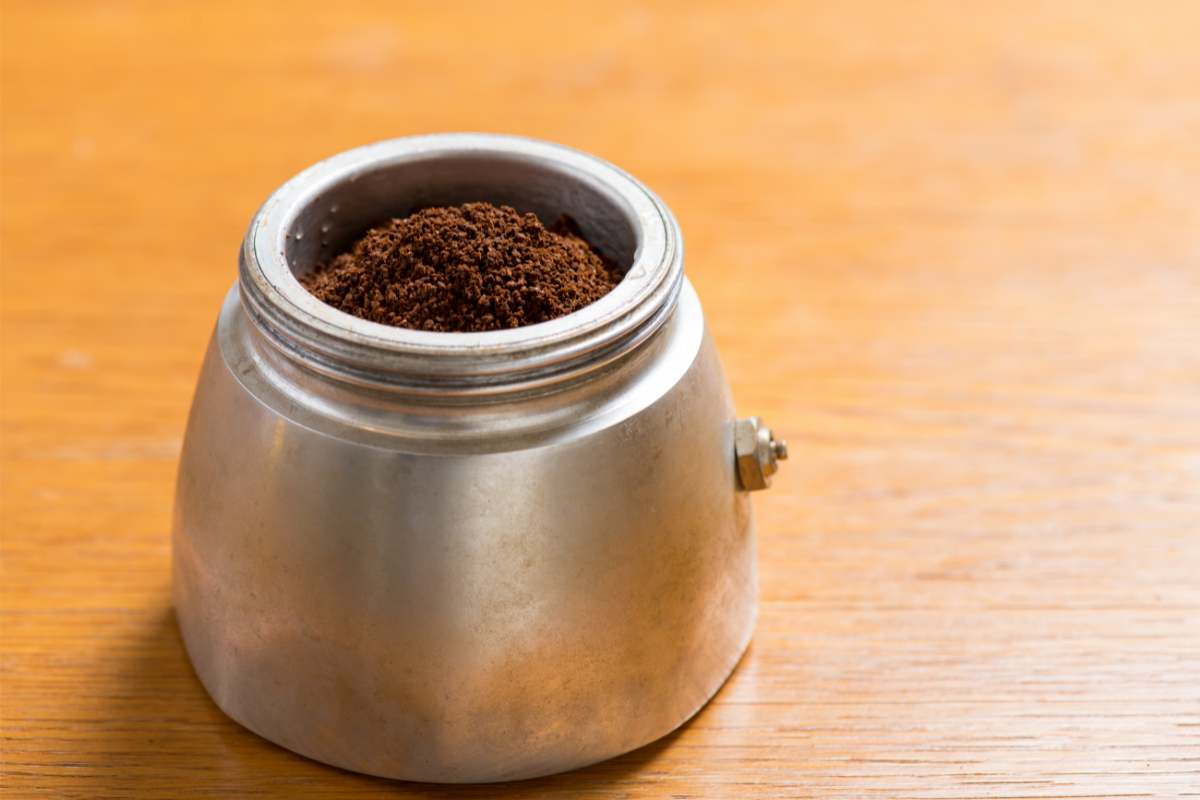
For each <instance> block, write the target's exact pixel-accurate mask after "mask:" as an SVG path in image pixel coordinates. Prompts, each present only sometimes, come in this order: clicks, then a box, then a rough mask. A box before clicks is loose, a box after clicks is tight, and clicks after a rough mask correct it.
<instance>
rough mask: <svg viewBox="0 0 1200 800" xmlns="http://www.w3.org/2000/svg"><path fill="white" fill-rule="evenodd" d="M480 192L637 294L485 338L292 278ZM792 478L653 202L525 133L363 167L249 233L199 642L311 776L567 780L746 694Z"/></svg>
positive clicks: (185, 559) (185, 479)
mask: <svg viewBox="0 0 1200 800" xmlns="http://www.w3.org/2000/svg"><path fill="white" fill-rule="evenodd" d="M475 200H486V201H490V202H493V203H497V204H507V205H511V206H513V207H515V208H516V209H518V210H519V211H522V212H525V211H532V212H534V213H536V214H537V215H538V216H540V217H541V218H542V219H543V221H547V222H549V221H551V220H554V219H556V218H557V217H558V216H559V215H560V214H563V213H565V214H568V215H569V216H571V217H572V218H573V219H574V220H575V221H576V222H577V223H578V224H579V226H580V228H581V230H582V232H583V234H584V236H585V237H586V238H587V239H588V241H589V242H591V243H592V244H593V245H594V246H595V247H596V248H597V249H598V250H600V251H601V252H602V253H604V254H605V255H606V256H608V257H609V258H612V259H613V260H614V261H616V262H617V263H618V264H619V265H621V266H622V267H623V268H625V269H626V274H625V277H624V278H623V280H622V281H621V282H620V284H619V285H618V286H617V287H616V288H615V289H614V290H613V291H612V292H610V293H609V294H608V295H606V296H605V297H603V298H602V299H600V300H599V301H597V302H596V303H593V304H592V305H589V306H587V307H585V308H583V309H582V310H580V311H577V312H575V313H573V314H570V315H568V316H565V317H561V318H559V319H555V320H552V321H549V322H544V323H541V324H538V325H531V326H527V327H523V328H516V329H512V330H503V331H495V332H488V333H430V332H424V331H416V330H406V329H401V328H394V327H389V326H385V325H380V324H376V323H373V322H368V321H366V320H362V319H358V318H356V317H353V316H350V315H347V314H345V313H342V312H340V311H338V310H335V309H334V308H332V307H330V306H328V305H325V304H324V303H322V302H321V301H319V300H317V299H316V298H315V297H313V296H312V295H310V294H309V293H308V292H307V291H306V290H305V289H304V287H303V286H301V284H300V282H299V281H298V280H297V277H296V276H297V275H303V274H305V273H306V272H307V271H308V270H310V269H312V268H313V267H314V266H315V265H317V264H319V263H322V262H324V261H326V260H327V259H328V258H330V257H331V256H332V255H334V254H336V253H339V252H342V251H343V250H345V249H346V248H347V247H348V246H349V245H350V244H351V243H352V242H353V241H354V240H355V239H356V238H357V237H358V236H360V235H361V234H362V233H363V232H364V231H365V230H366V229H367V228H368V227H370V226H372V225H374V224H377V223H379V222H381V221H383V220H385V219H387V218H389V217H394V216H404V215H406V214H408V213H411V212H412V211H414V210H416V209H418V208H422V207H427V206H434V205H449V204H458V203H462V202H467V201H475ZM784 457H786V448H785V447H784V445H783V443H782V442H780V441H776V440H774V439H773V438H772V437H771V434H770V431H769V430H768V429H767V428H766V427H764V426H763V425H762V424H761V423H760V422H759V421H758V420H756V419H755V418H750V419H746V420H740V421H739V420H737V419H735V416H734V410H733V404H732V402H731V400H730V394H729V389H728V386H727V384H726V380H725V377H724V375H723V374H722V371H721V365H720V363H719V361H718V358H717V353H716V350H715V349H714V347H713V343H712V340H711V338H710V337H709V335H708V334H707V333H706V331H705V325H704V317H703V315H702V313H701V309H700V303H699V301H698V300H697V297H696V293H695V291H694V290H693V289H692V287H691V285H690V284H689V283H688V281H687V279H686V278H685V277H684V275H683V242H682V239H681V237H680V231H679V227H678V225H677V223H676V222H675V219H674V218H673V217H672V215H671V212H670V211H669V210H668V209H667V207H666V206H665V205H663V203H662V202H661V201H660V200H659V199H658V198H657V197H655V196H654V195H653V194H652V193H651V192H650V191H649V190H648V189H647V188H646V187H645V186H643V185H642V184H641V183H639V182H638V181H636V180H635V179H633V178H632V177H630V176H629V175H627V174H626V173H624V172H622V171H621V170H619V169H617V168H615V167H613V166H612V165H610V164H608V163H605V162H603V161H601V160H599V159H596V158H593V157H591V156H589V155H586V154H583V153H580V152H577V151H575V150H570V149H567V148H564V147H559V146H556V145H552V144H547V143H544V142H538V141H533V140H529V139H522V138H516V137H508V136H492V135H477V134H449V135H435V136H423V137H415V138H407V139H396V140H393V141H387V142H382V143H379V144H374V145H369V146H366V147H362V148H358V149H356V150H351V151H349V152H346V153H342V154H341V155H338V156H335V157H333V158H331V159H329V160H327V161H323V162H321V163H319V164H317V165H315V166H313V167H311V168H309V169H307V170H305V171H304V172H302V173H300V174H299V175H297V176H296V177H294V178H293V179H291V180H290V181H288V182H287V183H286V184H284V185H283V186H282V187H281V188H280V189H279V190H278V191H276V192H275V193H274V194H273V195H272V196H271V197H270V198H269V199H268V200H267V202H266V203H265V204H264V205H263V207H262V208H261V210H259V212H258V213H257V215H256V216H255V217H254V219H253V221H252V222H251V224H250V228H249V231H248V232H247V234H246V238H245V241H244V243H243V246H242V250H241V259H240V266H239V273H238V282H237V285H236V286H235V287H234V288H233V289H231V290H230V292H229V294H228V295H227V296H226V298H225V301H224V305H223V306H222V308H221V311H220V315H219V317H218V320H217V325H216V330H215V332H214V333H213V337H212V341H211V344H210V345H209V349H208V354H207V356H206V358H205V361H204V366H203V369H202V371H201V374H200V379H199V385H198V386H197V388H196V395H195V400H194V402H193V405H192V411H191V416H190V419H189V422H188V429H187V436H186V441H185V445H184V451H183V456H182V462H181V464H180V471H179V482H178V488H177V495H176V504H175V516H174V532H173V538H174V600H175V609H176V614H177V616H178V620H179V625H180V629H181V630H182V633H183V638H184V641H185V643H186V645H187V651H188V654H189V656H190V657H191V660H192V663H193V665H194V666H195V669H196V673H197V675H198V676H199V677H200V680H201V681H202V682H203V684H204V686H205V688H206V689H207V690H208V692H209V694H211V695H212V698H213V699H214V700H215V701H216V703H217V705H219V706H220V707H221V708H222V709H223V710H224V711H225V713H227V714H228V715H229V716H231V717H233V718H234V719H235V720H237V721H238V722H240V723H241V724H242V725H245V726H246V727H247V728H249V729H251V730H253V731H255V732H256V733H258V734H260V735H262V736H264V737H266V738H267V739H270V740H271V741H273V742H276V743H278V744H280V745H283V746H284V747H287V748H290V749H291V750H294V751H296V752H298V753H301V754H303V755H306V756H309V757H311V758H314V759H317V760H319V761H324V762H328V763H330V764H335V765H337V766H339V767H344V768H346V769H351V770H357V771H359V772H366V773H371V774H374V775H382V776H387V777H393V778H403V779H409V780H419V781H439V782H482V781H499V780H508V779H516V778H527V777H532V776H537V775H544V774H548V773H553V772H559V771H562V770H568V769H571V768H573V767H578V766H581V765H584V764H589V763H592V762H595V761H599V760H602V759H606V758H609V757H611V756H615V755H617V754H619V753H624V752H626V751H628V750H632V749H634V748H636V747H639V746H641V745H644V744H646V743H648V742H650V741H652V740H654V739H657V738H658V737H660V736H663V735H664V734H666V733H668V732H670V731H671V730H673V729H674V728H676V727H677V726H679V725H680V724H682V723H683V722H684V721H686V720H687V719H688V718H689V717H691V716H692V715H693V714H695V713H696V711H697V710H698V709H699V708H700V707H701V706H703V705H704V703H705V702H706V701H707V700H708V699H709V698H710V697H711V696H712V695H713V694H714V693H715V692H716V691H717V689H718V688H719V687H720V686H721V684H722V682H724V680H725V679H726V677H727V676H728V675H729V674H730V672H731V671H732V670H733V668H734V665H735V664H736V663H737V661H738V659H739V657H740V656H741V654H742V652H743V651H744V650H745V648H746V645H747V643H748V642H749V640H750V635H751V631H752V628H753V625H754V616H755V594H756V571H755V560H754V526H753V522H752V518H751V509H750V502H749V496H748V491H750V490H753V489H761V488H764V487H766V486H767V485H769V482H770V478H771V474H772V473H773V472H774V471H775V469H776V461H777V459H781V458H784Z"/></svg>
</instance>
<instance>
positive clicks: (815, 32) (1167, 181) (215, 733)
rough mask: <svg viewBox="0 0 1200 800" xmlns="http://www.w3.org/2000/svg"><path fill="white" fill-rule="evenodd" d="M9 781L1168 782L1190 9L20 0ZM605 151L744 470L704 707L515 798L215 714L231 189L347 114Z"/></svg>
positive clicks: (1187, 383) (1185, 418) (247, 195)
mask: <svg viewBox="0 0 1200 800" xmlns="http://www.w3.org/2000/svg"><path fill="white" fill-rule="evenodd" d="M2 27H3V56H2V58H3V62H2V66H3V78H2V80H3V85H2V88H3V93H2V98H0V100H2V104H3V108H2V120H0V125H2V129H0V130H2V134H3V156H2V163H0V169H2V172H0V178H2V186H0V191H2V198H3V217H2V228H0V236H2V238H0V263H2V265H3V284H2V294H0V302H2V304H3V305H2V311H3V331H2V362H0V367H2V377H0V381H2V384H0V386H2V396H0V402H2V413H3V426H4V427H3V443H2V448H3V462H2V468H3V473H2V481H3V490H2V491H3V494H2V499H3V531H2V535H3V551H2V555H3V562H2V569H3V575H2V580H0V584H2V585H0V591H2V601H3V602H2V604H0V613H2V614H3V617H2V618H0V624H2V628H0V637H2V639H0V641H2V655H0V681H2V683H0V716H2V721H3V756H2V757H3V768H4V774H3V787H4V794H5V796H9V797H62V798H74V797H79V798H116V797H199V796H211V797H274V796H279V797H289V796H299V795H303V796H306V797H359V796H371V795H375V796H378V795H388V796H396V797H406V796H411V797H426V798H443V797H447V798H448V797H540V796H559V797H561V796H580V797H720V798H728V797H785V796H786V797H812V798H834V797H854V798H982V797H988V798H1041V797H1152V796H1157V797H1184V796H1200V586H1198V576H1200V337H1198V335H1197V331H1198V330H1200V329H1198V327H1197V326H1198V323H1200V202H1198V201H1197V200H1198V197H1200V92H1198V91H1197V90H1198V88H1200V85H1198V83H1197V76H1200V47H1197V46H1196V32H1197V30H1200V5H1197V4H1195V3H1191V2H1178V3H1155V2H1138V3H1133V2H1124V3H1122V2H1117V3H1103V4H1101V3H1093V2H1055V3H1043V2H1006V3H987V4H985V3H978V4H962V3H953V2H916V3H887V2H882V1H879V2H873V1H870V0H844V1H843V2H838V3H833V4H781V3H772V2H762V3H755V4H753V5H752V6H751V5H748V4H747V5H744V6H742V5H740V4H739V5H734V4H728V5H722V4H716V3H706V2H692V3H676V4H656V6H655V8H652V9H651V8H643V7H641V6H640V4H634V3H623V2H606V3H603V4H595V3H593V4H578V5H577V4H573V3H567V4H565V5H563V4H554V5H546V6H541V7H539V6H536V5H527V4H523V3H517V4H514V3H505V4H495V5H483V4H480V5H470V6H458V5H454V4H420V5H417V4H405V5H404V6H403V7H401V6H400V5H399V4H394V3H378V4H359V3H326V4H321V3H310V2H292V3H287V4H280V5H278V6H276V7H267V6H263V5H258V4H243V3H207V4H203V5H194V6H189V5H184V4H159V3H144V4H136V3H127V2H78V3H57V2H27V3H15V2H8V3H5V5H4V8H3V21H2ZM461 129H466V130H472V129H475V130H478V129H485V130H497V131H506V132H515V133H523V134H530V135H534V136H540V137H543V138H548V139H552V140H557V141H561V142H565V143H569V144H571V145H574V146H577V147H580V148H582V149H585V150H589V151H593V152H595V153H598V154H599V155H602V156H605V157H607V158H609V159H611V160H613V161H615V162H616V163H618V164H620V165H622V166H624V167H625V168H627V169H629V170H630V171H632V172H633V173H635V174H636V175H638V176H639V177H640V178H642V179H643V180H645V181H646V182H647V183H648V184H650V185H651V186H653V187H654V188H655V189H656V190H657V191H658V192H660V193H661V194H662V196H663V197H664V198H665V199H666V200H667V202H668V203H669V204H671V206H672V207H673V208H674V210H675V211H676V213H677V215H678V216H679V218H680V220H681V223H682V225H683V228H684V231H685V235H686V241H687V247H688V263H687V269H688V272H689V274H690V275H691V277H692V280H693V281H694V283H695V284H696V286H697V288H698V290H699V292H700V295H701V298H702V299H703V301H704V303H705V306H706V312H707V315H708V318H709V320H710V323H711V326H712V329H713V332H714V335H715V337H716V339H717V342H718V346H719V348H720V350H721V352H722V354H723V357H724V359H725V362H726V365H727V368H728V370H729V373H730V376H731V379H732V381H733V384H734V390H735V394H736V396H737V399H738V401H739V406H740V409H741V410H742V411H744V412H746V413H759V414H762V415H764V416H765V417H766V418H767V419H768V420H769V421H770V422H771V423H772V424H773V425H774V426H775V427H776V428H777V429H780V430H782V431H784V432H786V433H787V434H788V435H789V436H790V439H791V444H792V453H793V457H792V460H791V461H789V462H788V463H787V464H786V465H785V466H786V469H785V470H784V471H783V472H782V473H781V475H780V476H779V478H778V482H777V484H776V487H775V488H774V489H773V490H771V491H770V492H765V493H762V494H761V495H759V496H758V498H757V499H756V505H757V511H758V514H759V523H760V555H761V565H762V573H763V580H762V609H761V619H760V623H759V627H758V632H757V636H756V638H755V640H754V644H753V646H752V649H751V651H750V653H749V654H748V655H747V657H746V658H745V660H744V662H743V663H742V665H741V667H740V668H739V669H738V671H737V672H736V673H735V675H734V677H733V678H732V680H731V681H730V682H729V683H728V684H727V685H726V687H725V688H724V689H723V690H722V692H721V693H720V695H719V696H718V697H717V699H716V700H715V701H714V702H713V703H712V704H711V705H710V706H709V707H707V708H706V709H705V710H704V711H703V712H702V713H701V714H700V715H699V716H698V717H697V718H696V719H695V720H694V721H693V722H692V723H691V724H689V725H688V726H686V727H685V728H684V729H683V730H682V731H680V732H678V733H676V734H674V735H672V736H670V737H668V738H667V739H665V740H663V741H661V742H658V743H656V744H653V745H651V746H649V747H647V748H645V749H643V750H641V751H638V752H636V753H632V754H630V755H628V756H625V757H623V758H619V759H616V760H614V761H611V762H608V763H605V764H601V765H598V766H595V767H593V768H590V769H585V770H582V771H578V772H575V773H571V774H567V775H563V776H559V777H554V778H548V779H544V780H538V781H531V782H526V783H521V784H515V785H510V786H501V787H475V788H471V787H467V788H447V787H427V786H418V785H406V784H396V783H389V782H386V781H380V780H373V779H369V778H364V777H360V776H357V775H352V774H349V773H344V772H340V771H338V770H335V769H330V768H326V767H323V766H320V765H318V764H315V763H312V762H309V761H306V760H304V759H302V758H300V757H297V756H294V755H291V754H289V753H287V752H285V751H283V750H281V749H279V748H277V747H274V746H272V745H270V744H268V743H266V742H264V741H262V740H260V739H258V738H256V737H255V736H254V735H252V734H250V733H247V732H246V731H244V730H242V729H241V728H239V727H238V726H237V725H235V724H233V723H232V722H230V721H228V720H227V719H225V718H224V717H223V716H222V715H221V713H220V712H219V711H217V710H216V708H215V707H214V706H213V705H212V703H211V702H210V701H209V700H208V699H207V697H206V696H205V694H204V692H203V690H202V689H201V687H200V686H199V684H198V683H197V682H196V680H195V678H194V677H193V675H192V673H191V671H190V668H189V666H188V664H187V661H186V659H185V657H184V654H183V651H182V649H181V646H180V642H179V637H178V634H177V632H176V628H175V624H174V620H173V618H172V614H171V608H170V602H169V574H168V565H169V548H168V529H169V524H170V510H171V499H172V491H173V480H174V473H175V464H176V458H177V456H178V452H179V446H180V435H181V433H182V430H183V424H184V419H185V415H186V412H187V406H188V402H189V399H190V394H191V390H192V386H193V381H194V380H195V377H196V374H197V369H198V366H199V361H200V357H201V354H202V349H203V346H204V342H205V340H206V338H207V336H208V334H209V331H210V329H211V326H212V324H213V320H214V319H215V314H216V309H217V305H218V302H219V301H220V299H221V296H222V294H223V293H224V292H225V290H226V289H227V288H228V286H229V285H230V283H231V282H232V280H233V278H234V266H235V265H234V256H235V252H236V248H237V245H238V242H239V240H240V238H241V234H242V232H243V230H244V227H245V225H246V224H247V222H248V220H249V218H250V215H251V214H252V213H253V211H254V209H255V207H256V206H257V204H258V203H259V202H261V200H262V199H263V198H265V197H266V195H267V194H268V193H269V192H270V191H271V190H272V189H273V188H275V187H276V186H277V185H278V184H279V183H281V182H282V181H283V180H284V179H286V178H287V177H288V176H290V175H291V174H292V173H294V172H296V171H297V170H299V169H300V168H302V167H304V166H305V165H307V164H309V163H311V162H313V161H315V160H317V159H319V158H321V157H323V156H326V155H328V154H331V153H333V152H336V151H338V150H342V149H345V148H347V147H350V146H354V145H357V144H360V143H363V142H366V141H370V140H374V139H378V138H384V137H388V136H394V135H402V134H408V133H417V132H428V131H437V130H461Z"/></svg>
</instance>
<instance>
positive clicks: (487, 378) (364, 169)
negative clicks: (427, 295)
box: [238, 134, 683, 396]
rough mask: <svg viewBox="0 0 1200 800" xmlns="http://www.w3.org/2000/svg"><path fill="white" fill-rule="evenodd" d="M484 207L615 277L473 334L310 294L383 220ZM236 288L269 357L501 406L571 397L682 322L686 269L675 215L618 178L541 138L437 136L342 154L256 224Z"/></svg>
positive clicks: (291, 187) (297, 181)
mask: <svg viewBox="0 0 1200 800" xmlns="http://www.w3.org/2000/svg"><path fill="white" fill-rule="evenodd" d="M474 201H486V202H489V203H492V204H494V205H508V206H512V207H513V208H515V209H516V210H517V211H520V212H531V213H533V214H535V215H537V217H538V218H539V219H540V220H541V221H542V223H543V224H545V225H551V224H553V223H554V222H555V221H556V220H557V219H558V218H559V217H560V216H563V215H565V216H567V217H569V218H571V219H572V220H573V221H574V222H575V223H576V225H577V226H578V228H579V233H580V234H581V235H582V236H583V238H584V239H586V241H587V242H588V243H589V244H590V245H591V246H592V247H593V248H595V249H596V250H597V251H598V252H599V253H600V254H602V255H603V256H604V257H605V258H607V259H609V260H610V261H611V262H612V263H614V264H615V265H616V267H617V269H618V270H619V271H620V272H621V273H622V277H621V279H620V280H619V282H617V283H616V285H615V287H614V288H612V290H611V291H609V292H608V293H607V294H604V295H603V296H601V297H599V299H597V300H595V302H592V303H590V304H588V305H584V306H583V307H581V308H579V309H578V310H576V311H573V312H571V313H568V314H565V315H564V316H559V317H557V318H552V319H548V320H546V321H542V322H537V323H535V324H528V325H524V326H520V327H512V328H506V329H503V330H482V331H472V332H468V333H451V332H441V331H429V330H417V329H413V328H406V327H397V326H393V325H385V324H381V323H379V322H374V321H371V320H368V319H362V318H360V317H357V316H353V315H351V314H347V313H345V312H343V311H339V310H338V309H336V308H334V307H333V306H331V305H327V304H326V303H324V302H322V301H321V300H319V299H318V298H317V297H315V296H314V295H312V294H311V293H309V291H308V289H306V288H305V287H304V286H303V285H302V284H301V282H300V278H302V277H304V276H306V275H309V274H310V273H311V272H312V271H313V270H314V269H315V268H316V267H318V266H319V265H321V264H324V263H326V262H328V261H329V260H330V259H331V258H333V257H334V256H336V255H339V254H341V253H343V252H346V251H347V250H348V249H349V248H350V247H351V246H352V245H353V243H354V242H355V241H356V240H358V239H359V238H361V237H362V236H363V234H364V233H365V232H366V231H367V230H369V229H370V228H371V227H373V226H376V225H378V224H379V223H381V222H383V221H386V220H388V219H391V218H394V217H405V216H408V215H410V214H411V213H413V212H414V211H417V210H419V209H423V208H429V207H436V206H456V205H462V204H464V203H467V202H474ZM238 283H239V290H240V295H241V299H242V302H243V305H244V307H245V308H246V311H247V313H248V314H249V316H250V318H251V320H252V321H253V322H254V324H255V326H256V327H257V328H258V329H259V331H261V332H262V333H263V334H264V340H265V341H266V343H268V344H270V345H271V346H272V347H274V348H275V349H277V350H278V351H279V352H280V353H281V354H282V355H284V356H286V357H287V358H289V359H290V360H292V361H295V362H298V363H299V364H300V365H301V366H303V367H305V368H306V369H308V370H310V371H317V372H321V373H324V374H327V375H330V376H331V377H335V378H338V379H339V380H345V381H350V382H353V383H358V384H371V385H376V386H387V387H391V388H395V389H398V390H403V391H406V392H410V393H420V394H428V395H438V396H442V395H460V394H469V395H475V394H497V393H504V394H506V393H510V392H516V391H526V390H530V389H533V388H536V387H541V388H545V387H548V386H550V385H552V384H555V385H557V384H564V383H566V382H568V381H572V380H575V379H577V378H580V377H582V376H583V375H584V374H586V373H592V372H595V371H596V370H598V369H600V368H602V367H604V366H605V365H606V364H610V363H613V362H614V361H616V360H618V359H621V358H624V357H625V356H626V355H627V354H629V353H631V352H633V350H635V349H636V348H637V347H638V346H639V345H640V344H641V343H642V342H645V341H647V340H648V339H649V338H650V337H651V336H653V334H654V333H655V332H656V331H657V330H658V329H659V328H660V327H661V326H662V324H663V323H664V322H665V320H666V319H667V318H668V317H669V316H670V314H671V312H672V311H673V309H674V307H675V301H676V298H677V296H678V294H679V289H680V286H681V285H682V283H683V257H682V251H681V249H680V244H679V232H678V226H677V225H676V223H675V220H674V218H673V217H672V216H671V213H670V211H668V210H667V208H666V207H665V206H664V205H663V204H662V202H661V201H660V200H658V198H656V197H655V196H654V195H653V194H652V193H651V192H650V191H649V190H648V189H647V188H646V187H645V186H643V185H642V184H640V183H638V182H637V181H636V180H635V179H633V178H632V177H630V176H629V175H627V174H626V173H624V172H622V171H621V170H619V169H617V168H616V167H614V166H612V165H611V164H608V163H606V162H604V161H601V160H600V159H597V158H594V157H592V156H589V155H587V154H585V153H581V152H579V151H577V150H571V149H569V148H565V147H561V146H558V145H553V144H549V143H546V142H538V141H536V140H532V139H524V138H520V137H512V136H498V135H491V134H435V135H430V136H419V137H411V138H405V139H393V140H389V141H384V142H379V143H376V144H372V145H367V146H364V147H360V148H357V149H355V150H350V151H347V152H345V153H341V154H339V155H336V156H334V157H332V158H330V159H327V160H325V161H322V162H320V163H318V164H315V165H314V166H312V167H310V168H308V169H307V170H305V171H303V172H301V173H300V174H298V175H296V176H295V177H294V178H292V179H291V180H290V181H288V182H287V183H285V184H284V185H283V186H281V187H280V188H279V189H278V190H277V191H276V192H275V193H274V194H272V195H271V197H270V198H269V199H268V200H267V202H266V203H264V204H263V206H262V208H261V209H260V210H259V212H258V214H257V215H256V216H255V218H254V220H253V221H252V222H251V225H250V230H249V231H248V232H247V234H246V239H245V242H244V243H243V248H242V257H241V264H240V270H239V279H238Z"/></svg>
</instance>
